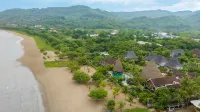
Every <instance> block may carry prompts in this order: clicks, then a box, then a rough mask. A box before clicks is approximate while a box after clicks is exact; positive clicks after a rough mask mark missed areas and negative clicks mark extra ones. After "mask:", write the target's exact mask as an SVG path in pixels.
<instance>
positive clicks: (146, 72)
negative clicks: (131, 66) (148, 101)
mask: <svg viewBox="0 0 200 112" xmlns="http://www.w3.org/2000/svg"><path fill="white" fill-rule="evenodd" d="M141 75H142V76H143V77H144V78H146V79H147V80H150V79H156V78H163V76H162V74H161V72H160V70H159V69H158V67H157V65H156V63H155V62H154V61H150V62H149V63H148V64H147V65H146V67H145V68H144V69H143V71H142V73H141Z"/></svg>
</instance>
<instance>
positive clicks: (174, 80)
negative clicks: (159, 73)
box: [147, 76, 180, 90]
mask: <svg viewBox="0 0 200 112" xmlns="http://www.w3.org/2000/svg"><path fill="white" fill-rule="evenodd" d="M179 82H180V79H179V77H177V76H169V77H163V78H156V79H149V80H148V81H147V84H148V86H149V87H151V88H152V89H153V90H156V89H158V88H162V87H175V88H176V87H179Z"/></svg>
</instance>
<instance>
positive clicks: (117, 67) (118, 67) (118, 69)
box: [113, 59, 124, 73]
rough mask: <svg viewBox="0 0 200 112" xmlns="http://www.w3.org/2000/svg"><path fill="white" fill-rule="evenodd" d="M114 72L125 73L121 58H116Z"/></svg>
mask: <svg viewBox="0 0 200 112" xmlns="http://www.w3.org/2000/svg"><path fill="white" fill-rule="evenodd" d="M113 72H114V73H123V72H124V69H123V66H122V63H121V61H120V59H117V60H116V62H115V65H114V68H113Z"/></svg>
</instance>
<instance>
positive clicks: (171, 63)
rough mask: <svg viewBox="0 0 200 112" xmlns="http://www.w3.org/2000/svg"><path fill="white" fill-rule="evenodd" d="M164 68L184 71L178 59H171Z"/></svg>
mask: <svg viewBox="0 0 200 112" xmlns="http://www.w3.org/2000/svg"><path fill="white" fill-rule="evenodd" d="M164 66H165V67H169V68H173V69H177V70H179V69H183V65H182V64H181V63H180V62H179V60H178V59H177V58H172V59H170V60H169V61H168V62H167V63H166V64H165V65H164Z"/></svg>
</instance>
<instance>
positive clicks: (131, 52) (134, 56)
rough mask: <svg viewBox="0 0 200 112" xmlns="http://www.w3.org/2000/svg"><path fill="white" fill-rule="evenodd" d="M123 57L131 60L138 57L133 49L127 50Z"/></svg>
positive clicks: (135, 59)
mask: <svg viewBox="0 0 200 112" xmlns="http://www.w3.org/2000/svg"><path fill="white" fill-rule="evenodd" d="M124 58H125V59H127V60H131V59H133V60H134V61H137V60H138V57H137V56H136V54H135V52H134V51H128V52H126V54H125V57H124Z"/></svg>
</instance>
